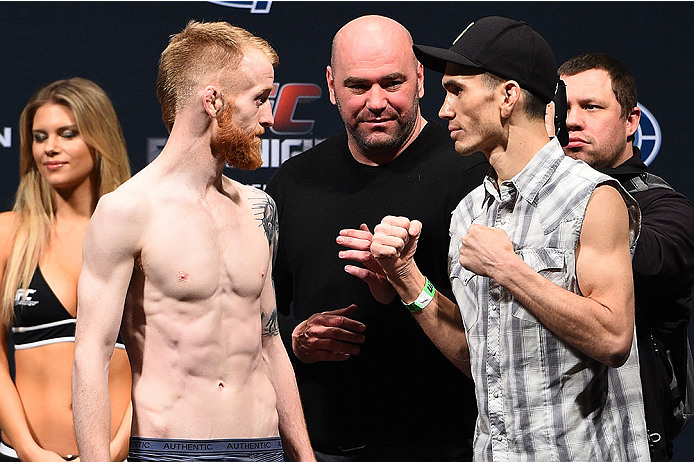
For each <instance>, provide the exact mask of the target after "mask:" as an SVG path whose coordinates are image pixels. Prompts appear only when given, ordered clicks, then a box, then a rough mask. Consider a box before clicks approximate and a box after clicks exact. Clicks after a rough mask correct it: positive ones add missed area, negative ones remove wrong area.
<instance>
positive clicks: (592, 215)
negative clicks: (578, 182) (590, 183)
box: [581, 183, 629, 246]
mask: <svg viewBox="0 0 694 462" xmlns="http://www.w3.org/2000/svg"><path fill="white" fill-rule="evenodd" d="M586 238H588V239H590V238H595V242H598V243H602V244H604V245H608V246H609V245H610V244H614V243H615V242H618V241H623V240H624V239H626V240H627V242H628V238H629V214H628V211H627V206H626V203H625V202H624V198H623V197H622V195H621V194H620V192H619V191H618V190H617V189H616V187H615V186H614V185H611V184H610V183H604V184H601V185H599V186H598V187H596V188H595V190H594V191H593V194H592V195H591V197H590V200H589V201H588V207H587V208H586V213H585V217H584V220H583V229H582V230H581V239H582V241H584V242H585V240H586Z"/></svg>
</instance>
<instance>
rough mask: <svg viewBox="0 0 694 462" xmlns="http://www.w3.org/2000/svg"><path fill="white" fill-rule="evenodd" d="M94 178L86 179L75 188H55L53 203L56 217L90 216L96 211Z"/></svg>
mask: <svg viewBox="0 0 694 462" xmlns="http://www.w3.org/2000/svg"><path fill="white" fill-rule="evenodd" d="M94 184H95V183H94V180H92V181H85V182H83V183H82V184H80V185H78V186H76V187H74V188H64V189H60V190H57V189H54V190H53V204H54V212H55V217H56V219H60V218H64V217H86V218H90V217H91V216H92V213H94V208H95V207H96V202H97V195H98V194H97V193H96V191H95V187H94Z"/></svg>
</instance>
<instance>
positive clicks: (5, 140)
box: [0, 127, 12, 148]
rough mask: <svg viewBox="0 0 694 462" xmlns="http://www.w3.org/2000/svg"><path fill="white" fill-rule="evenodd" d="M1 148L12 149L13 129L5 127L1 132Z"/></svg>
mask: <svg viewBox="0 0 694 462" xmlns="http://www.w3.org/2000/svg"><path fill="white" fill-rule="evenodd" d="M0 146H2V147H3V148H11V147H12V128H11V127H4V128H3V129H2V131H1V132H0Z"/></svg>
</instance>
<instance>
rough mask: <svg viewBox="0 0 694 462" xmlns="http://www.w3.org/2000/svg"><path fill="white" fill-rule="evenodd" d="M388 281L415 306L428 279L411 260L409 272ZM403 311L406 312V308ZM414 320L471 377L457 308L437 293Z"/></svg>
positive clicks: (415, 314)
mask: <svg viewBox="0 0 694 462" xmlns="http://www.w3.org/2000/svg"><path fill="white" fill-rule="evenodd" d="M388 280H389V281H390V283H391V284H392V285H393V287H395V290H396V291H397V292H398V295H399V296H400V298H401V299H402V301H403V302H405V303H412V302H413V301H414V300H416V299H417V297H418V296H419V294H420V293H421V292H422V289H423V288H424V284H425V281H426V277H425V276H424V275H423V274H422V273H421V271H420V270H419V268H418V267H417V265H416V263H415V262H414V260H412V264H411V265H410V266H409V267H408V269H407V271H402V272H401V273H400V274H393V275H389V276H388ZM402 309H403V310H405V309H406V308H405V306H403V307H402ZM413 316H414V318H415V320H416V321H417V323H419V325H420V327H421V328H422V330H423V331H424V333H425V334H426V335H427V336H428V337H429V339H431V341H432V342H433V343H434V345H436V347H437V348H438V349H439V350H440V351H441V353H443V354H444V356H446V358H448V360H449V361H451V362H452V363H453V364H454V365H455V366H456V367H457V368H458V369H460V370H461V371H463V372H464V373H465V374H466V375H468V376H470V375H471V372H470V351H469V349H468V344H467V337H466V335H465V328H464V326H463V321H462V318H461V317H460V310H459V308H458V306H457V305H456V304H455V303H454V302H453V301H451V300H450V299H448V298H447V297H445V296H444V295H443V294H442V293H441V292H438V291H437V292H436V294H435V296H434V299H433V300H432V301H431V302H430V303H429V305H428V306H427V307H426V308H425V309H423V310H421V311H417V312H416V313H413Z"/></svg>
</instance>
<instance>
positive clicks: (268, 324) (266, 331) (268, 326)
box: [260, 308, 280, 337]
mask: <svg viewBox="0 0 694 462" xmlns="http://www.w3.org/2000/svg"><path fill="white" fill-rule="evenodd" d="M260 319H261V322H262V323H263V337H273V336H275V335H279V333H280V328H279V323H278V322H277V308H275V309H274V310H272V313H270V315H269V316H268V315H267V314H266V313H263V314H262V315H261V316H260Z"/></svg>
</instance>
